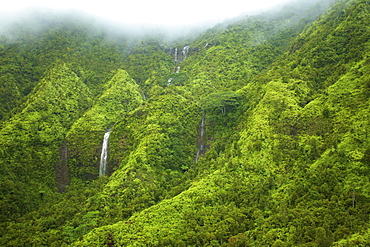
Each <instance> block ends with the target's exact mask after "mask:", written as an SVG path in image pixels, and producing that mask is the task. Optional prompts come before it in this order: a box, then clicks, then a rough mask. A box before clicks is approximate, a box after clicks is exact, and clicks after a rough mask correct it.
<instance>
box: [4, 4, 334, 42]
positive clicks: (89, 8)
mask: <svg viewBox="0 0 370 247" xmlns="http://www.w3.org/2000/svg"><path fill="white" fill-rule="evenodd" d="M333 1H335V0H259V1H255V0H254V1H249V0H248V1H245V2H243V3H241V1H240V0H238V1H235V0H229V1H227V2H222V4H221V3H215V2H210V1H208V0H207V1H198V2H195V1H193V0H190V1H187V2H180V1H178V2H175V3H173V2H170V1H167V0H161V1H152V2H149V1H148V2H147V1H143V0H141V1H133V2H135V3H124V4H121V5H119V4H117V2H118V1H113V0H106V1H104V2H101V3H100V4H98V3H97V2H95V1H92V2H91V3H90V4H86V2H85V1H78V0H75V1H69V0H65V1H63V2H56V3H54V2H55V1H41V0H38V1H37V0H36V1H28V0H27V1H22V0H14V1H8V2H7V3H4V4H2V6H1V7H0V35H3V34H5V35H6V38H7V40H8V41H11V40H16V39H17V36H19V35H18V34H17V33H15V32H14V30H15V29H14V24H16V25H18V27H19V26H22V27H23V28H21V29H19V28H17V30H18V33H20V32H33V33H34V34H35V33H37V32H41V31H42V30H44V29H45V28H47V27H51V26H55V24H56V23H57V22H58V21H62V20H63V22H65V21H66V20H68V21H69V22H70V23H79V24H83V23H84V24H85V25H86V26H88V27H90V30H95V31H96V30H104V32H105V33H108V34H111V35H109V36H111V37H112V36H114V37H119V38H120V37H125V36H126V37H127V36H129V37H130V40H132V41H134V42H136V41H137V40H143V39H145V38H146V37H149V38H153V36H156V37H157V38H160V40H162V41H167V42H168V41H170V42H171V41H174V40H178V39H181V38H186V39H192V37H193V38H195V37H196V36H197V35H198V34H200V33H202V32H203V31H205V30H206V29H208V28H211V27H213V26H216V25H218V26H225V27H226V26H227V25H228V24H230V23H233V22H236V21H238V20H243V19H245V18H246V17H247V16H250V15H256V14H261V13H264V14H263V15H266V17H267V16H270V17H271V16H273V15H274V13H278V12H279V11H281V9H289V8H291V7H287V4H288V3H289V2H295V4H294V5H295V6H296V7H297V6H298V7H299V6H301V7H302V8H307V6H308V5H312V4H313V3H317V4H320V5H322V8H321V9H319V12H323V11H325V9H326V8H327V7H328V5H329V3H331V2H333ZM154 2H155V4H154ZM30 3H32V4H30ZM140 3H141V5H140ZM315 11H318V10H317V8H316V10H315ZM309 14H310V15H312V17H313V18H315V16H316V15H318V14H320V13H313V12H312V13H309ZM9 24H12V25H9ZM73 25H74V24H73ZM22 34H24V33H22ZM126 41H127V40H126Z"/></svg>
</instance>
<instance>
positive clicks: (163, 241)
mask: <svg viewBox="0 0 370 247" xmlns="http://www.w3.org/2000/svg"><path fill="white" fill-rule="evenodd" d="M311 4H312V2H310V4H307V6H304V7H302V6H303V5H300V6H298V5H287V6H286V7H285V8H284V9H283V10H281V11H278V12H273V13H271V12H270V13H268V14H260V15H256V16H251V17H248V18H245V19H243V20H240V21H238V22H236V23H231V24H229V25H228V26H222V25H220V26H219V27H215V28H213V29H210V30H208V31H207V32H205V33H204V34H203V35H201V36H199V37H198V38H197V39H196V40H195V41H194V42H192V43H189V42H188V41H187V43H183V44H181V42H179V45H177V46H176V47H174V46H173V44H172V46H171V47H169V46H167V47H168V48H166V46H165V45H159V44H161V43H162V41H155V40H154V41H153V40H150V39H148V40H145V41H143V42H140V44H138V45H137V46H136V48H135V49H131V52H132V53H131V54H129V55H128V56H126V58H125V60H122V62H118V63H117V64H116V63H115V62H112V64H111V66H108V67H106V68H105V69H104V78H105V79H104V80H103V81H99V82H98V80H97V81H89V80H87V79H86V78H87V77H86V75H87V74H89V73H90V72H88V71H90V70H91V71H92V72H91V73H93V74H94V75H95V73H96V75H99V76H103V75H102V74H101V73H100V72H101V71H100V70H95V69H93V68H87V67H86V66H85V67H84V66H82V65H80V67H79V68H80V69H77V70H75V68H74V71H75V72H76V73H74V72H72V70H71V69H69V68H67V67H68V66H69V65H72V64H74V63H73V62H70V60H68V58H67V57H64V56H62V55H60V56H59V55H58V56H56V57H60V59H61V60H67V62H66V63H62V65H59V66H57V67H56V68H54V69H52V70H50V76H45V77H44V79H43V80H41V81H40V82H38V83H37V86H36V87H34V88H33V91H32V93H30V94H29V95H28V96H27V97H26V98H24V100H23V102H24V103H23V104H20V105H19V110H17V111H16V112H15V113H14V114H15V115H14V116H13V117H12V118H10V119H8V120H6V121H3V124H2V129H1V132H0V134H1V136H2V141H1V142H0V145H1V149H0V150H1V152H2V153H1V154H2V156H1V159H0V162H1V165H2V166H3V167H5V169H4V170H3V172H2V173H1V182H2V183H3V185H4V186H2V188H4V189H3V190H2V191H1V196H2V199H4V200H2V205H1V210H2V211H4V212H6V214H4V216H3V218H2V221H3V223H2V224H1V226H2V227H1V229H2V230H1V235H2V236H3V237H2V238H1V240H0V244H1V245H4V246H24V245H26V246H27V245H28V246H68V245H71V246H331V245H334V246H366V244H367V243H368V241H369V236H370V235H369V230H368V222H369V209H368V208H369V204H370V198H369V190H368V188H369V179H368V174H369V171H368V163H369V152H370V151H369V148H370V145H369V141H370V140H369V136H368V134H367V132H368V131H367V129H368V127H369V115H370V108H369V100H368V98H369V89H370V87H369V85H370V84H369V79H370V75H369V71H370V70H369V69H370V68H369V64H370V63H369V54H370V53H369V48H370V46H369V41H368V37H369V36H370V35H369V29H368V28H367V24H368V23H369V18H370V15H369V10H370V9H369V4H368V2H367V1H364V0H342V1H338V2H337V3H336V4H334V5H333V7H331V8H330V9H329V11H328V12H326V13H325V14H324V15H322V16H320V17H319V18H318V19H317V20H315V21H314V22H313V23H311V22H312V21H313V20H314V19H315V18H314V16H315V14H319V13H321V12H322V11H324V9H325V7H326V6H328V3H327V2H325V3H324V5H320V4H319V3H318V2H316V5H311ZM307 8H309V9H307ZM56 37H58V35H57V36H56ZM66 37H67V38H66V40H68V42H67V43H66V44H65V46H67V47H69V43H70V38H68V37H69V36H68V35H67V36H66ZM47 40H49V39H46V41H47ZM51 42H55V40H54V39H51ZM72 43H73V42H72ZM51 44H52V43H51ZM89 45H90V43H89ZM103 46H104V44H103ZM182 47H184V50H183V49H182ZM76 48H78V46H76ZM112 49H113V50H115V49H116V48H114V47H113V48H112ZM117 49H118V50H119V49H120V48H117ZM56 50H58V52H60V51H59V49H56ZM182 51H184V52H185V51H186V53H182ZM102 53H103V54H109V52H108V53H105V52H102ZM45 54H47V53H45ZM180 56H182V59H179V57H180ZM185 57H186V59H183V58H185ZM76 58H77V56H76ZM5 60H7V59H6V57H4V61H5ZM73 61H74V60H73ZM99 61H100V60H99ZM99 61H97V63H96V66H97V67H99V64H100V62H99ZM121 65H123V66H122V68H123V69H124V70H116V68H119V67H121ZM77 67H78V66H77ZM33 69H34V68H33ZM126 71H127V72H128V73H127V72H126ZM86 73H87V74H86ZM108 75H110V76H109V77H107V76H108ZM131 77H132V78H134V80H136V81H134V80H133V79H132V78H131ZM89 78H90V77H89ZM91 78H93V77H91ZM100 78H101V77H100ZM10 88H13V89H14V88H15V89H14V90H15V91H16V86H14V85H10ZM12 97H13V96H12ZM14 97H15V98H16V99H17V100H18V99H19V98H22V97H23V96H19V94H17V93H16V92H15V93H14ZM6 107H7V106H6ZM6 107H5V108H6ZM5 108H4V109H5ZM6 109H8V108H6ZM6 111H8V110H6ZM40 120H42V121H40ZM19 126H20V127H19ZM24 126H26V127H27V126H28V127H27V128H25V127H24ZM40 126H41V127H40ZM107 129H111V135H110V138H109V157H108V167H109V172H108V174H109V176H102V177H99V178H98V177H97V176H98V172H99V169H98V168H99V157H100V152H101V144H102V140H103V136H104V132H105V131H106V130H107ZM32 131H33V132H32ZM51 133H54V134H51ZM14 140H15V141H14ZM39 161H40V162H39ZM38 165H40V167H41V169H39V168H38ZM26 182H29V185H28V186H26ZM8 188H12V189H11V190H10V189H8ZM57 188H58V189H59V191H61V192H64V193H63V194H59V193H55V191H56V190H57ZM23 205H27V207H23V208H22V206H23ZM27 212H29V213H27ZM10 220H12V221H10Z"/></svg>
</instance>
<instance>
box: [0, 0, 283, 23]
mask: <svg viewBox="0 0 370 247" xmlns="http://www.w3.org/2000/svg"><path fill="white" fill-rule="evenodd" d="M283 2H287V0H226V1H225V0H222V1H221V0H187V1H179V0H176V1H174V0H100V1H94V0H89V1H87V0H63V1H60V0H7V1H4V2H3V3H1V6H0V10H2V11H7V12H13V11H18V10H21V9H24V8H29V7H33V8H34V7H36V8H39V7H44V8H53V9H78V10H82V11H84V12H87V13H90V14H93V15H97V16H100V17H104V18H106V19H109V20H113V21H120V22H125V23H151V24H164V25H171V26H174V25H183V24H195V23H200V22H205V21H222V20H224V19H227V18H230V17H235V16H238V15H240V14H242V13H245V12H249V11H256V10H260V9H265V8H269V7H272V6H276V5H279V4H281V3H283Z"/></svg>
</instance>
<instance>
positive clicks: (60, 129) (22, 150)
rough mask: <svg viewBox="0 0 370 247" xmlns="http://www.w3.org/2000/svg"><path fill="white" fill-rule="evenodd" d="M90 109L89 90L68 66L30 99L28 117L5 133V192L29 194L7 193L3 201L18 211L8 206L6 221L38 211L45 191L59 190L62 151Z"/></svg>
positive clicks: (0, 145)
mask: <svg viewBox="0 0 370 247" xmlns="http://www.w3.org/2000/svg"><path fill="white" fill-rule="evenodd" d="M90 104H91V99H90V91H89V89H88V88H87V87H86V85H84V84H83V83H82V82H81V81H80V79H79V78H78V77H77V76H76V74H74V73H73V72H72V71H71V70H70V69H68V68H67V67H66V66H65V65H60V66H58V67H56V68H54V69H52V70H51V71H50V72H49V73H48V75H47V76H46V77H45V78H44V79H43V80H41V81H40V83H39V84H38V85H37V87H36V88H35V89H34V91H33V93H31V94H30V95H29V96H28V97H27V101H26V102H25V103H24V108H23V110H22V112H20V113H18V114H17V115H15V116H14V117H13V118H11V119H9V120H8V121H6V122H5V123H4V126H3V128H2V129H1V131H0V135H1V136H2V138H1V142H0V150H1V159H0V163H1V166H2V168H3V169H2V170H1V177H2V180H1V183H2V187H3V186H4V188H7V187H9V186H7V184H9V183H15V184H16V185H15V188H17V187H24V189H20V190H18V191H16V192H15V194H14V192H12V190H9V191H6V190H4V191H3V193H2V195H1V196H2V198H3V200H2V201H4V202H7V201H8V200H10V201H11V204H10V205H13V206H10V205H7V204H8V203H5V204H4V207H6V208H8V209H7V210H5V208H4V211H3V212H4V213H3V214H2V219H1V220H2V221H3V220H7V218H8V217H10V216H11V215H16V214H17V213H19V212H26V211H28V210H30V209H31V208H34V207H36V205H37V204H38V203H40V197H39V195H38V193H37V191H39V190H40V189H42V188H44V187H45V190H46V191H47V192H48V193H50V191H52V190H54V189H53V188H54V186H55V176H56V174H55V164H56V161H57V160H58V156H57V154H58V150H59V147H60V146H61V144H62V141H63V140H64V138H65V135H66V134H67V131H68V129H69V128H70V127H71V125H72V124H73V122H74V121H75V120H76V119H77V118H78V117H80V116H81V115H82V112H83V111H84V110H86V109H87V108H88V107H89V106H90ZM25 184H28V185H27V186H25ZM10 187H13V186H10ZM15 195H17V196H15ZM10 198H12V199H10ZM24 200H26V201H29V203H25V202H24ZM9 206H10V208H9Z"/></svg>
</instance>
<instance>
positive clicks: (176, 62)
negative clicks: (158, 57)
mask: <svg viewBox="0 0 370 247" xmlns="http://www.w3.org/2000/svg"><path fill="white" fill-rule="evenodd" d="M174 60H175V63H177V48H175V59H174Z"/></svg>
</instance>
